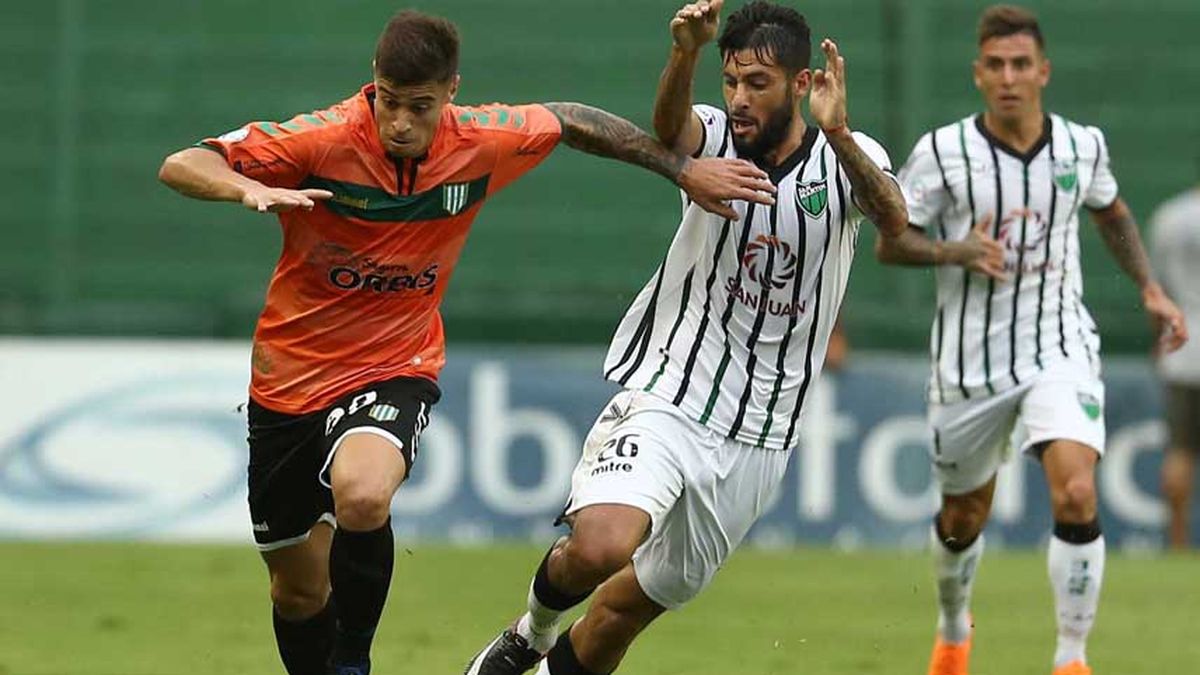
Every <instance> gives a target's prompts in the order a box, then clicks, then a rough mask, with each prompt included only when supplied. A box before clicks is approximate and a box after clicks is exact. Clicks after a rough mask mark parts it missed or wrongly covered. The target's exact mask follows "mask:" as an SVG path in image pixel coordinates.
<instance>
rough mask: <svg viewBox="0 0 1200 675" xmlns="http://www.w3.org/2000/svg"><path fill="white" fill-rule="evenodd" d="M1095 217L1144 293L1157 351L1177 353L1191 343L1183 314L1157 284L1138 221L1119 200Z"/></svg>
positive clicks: (1111, 249)
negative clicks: (1184, 345) (1188, 342)
mask: <svg viewBox="0 0 1200 675" xmlns="http://www.w3.org/2000/svg"><path fill="white" fill-rule="evenodd" d="M1091 214H1092V220H1093V221H1095V223H1096V226H1097V227H1098V228H1099V230H1100V236H1101V237H1102V238H1103V239H1104V245H1105V246H1106V247H1108V250H1109V252H1110V253H1112V256H1113V258H1115V259H1116V261H1117V264H1118V265H1120V267H1121V269H1122V270H1124V272H1125V274H1126V275H1128V276H1129V278H1130V279H1133V282H1134V283H1136V284H1137V285H1138V288H1139V289H1140V290H1141V292H1142V306H1143V307H1144V308H1145V310H1146V314H1147V315H1148V316H1149V317H1150V324H1151V328H1152V330H1153V331H1154V335H1155V337H1156V338H1157V344H1156V346H1155V349H1156V351H1163V352H1173V351H1175V350H1176V349H1179V348H1180V347H1182V346H1183V343H1185V342H1187V339H1188V334H1187V325H1186V324H1185V323H1184V319H1183V312H1182V311H1180V309H1179V307H1177V306H1176V305H1175V303H1174V302H1172V301H1171V298H1169V297H1168V296H1167V293H1166V291H1164V290H1163V288H1162V286H1160V285H1159V283H1158V282H1157V281H1155V279H1154V274H1153V272H1152V271H1151V269H1150V258H1149V256H1147V255H1146V248H1145V246H1144V245H1143V244H1142V235H1141V233H1140V232H1138V226H1137V221H1136V220H1135V219H1134V217H1133V212H1131V211H1130V210H1129V207H1128V206H1127V205H1126V204H1125V200H1123V199H1121V198H1120V197H1118V198H1116V199H1115V200H1114V201H1113V203H1112V204H1109V205H1108V206H1106V207H1104V208H1102V209H1094V210H1091Z"/></svg>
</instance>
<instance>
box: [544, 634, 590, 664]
mask: <svg viewBox="0 0 1200 675" xmlns="http://www.w3.org/2000/svg"><path fill="white" fill-rule="evenodd" d="M546 666H547V667H548V668H549V669H550V675H597V674H596V673H593V672H592V671H590V670H588V669H587V668H584V667H583V664H581V663H580V662H579V657H577V656H575V647H574V646H573V645H572V644H571V631H570V629H568V630H565V631H563V633H562V635H559V636H558V642H555V643H554V647H553V648H552V649H551V650H550V653H549V654H546Z"/></svg>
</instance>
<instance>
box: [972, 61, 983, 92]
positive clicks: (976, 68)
mask: <svg viewBox="0 0 1200 675" xmlns="http://www.w3.org/2000/svg"><path fill="white" fill-rule="evenodd" d="M982 72H983V64H982V63H980V62H979V59H975V60H974V61H972V62H971V77H972V78H973V79H974V80H975V88H976V89H978V90H979V91H983V83H982V80H981V79H980V77H979V75H980V73H982Z"/></svg>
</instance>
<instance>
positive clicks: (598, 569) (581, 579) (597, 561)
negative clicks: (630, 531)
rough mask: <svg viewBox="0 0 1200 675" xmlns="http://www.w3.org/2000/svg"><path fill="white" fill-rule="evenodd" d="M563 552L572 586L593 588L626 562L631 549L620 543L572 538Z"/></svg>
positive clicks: (631, 553)
mask: <svg viewBox="0 0 1200 675" xmlns="http://www.w3.org/2000/svg"><path fill="white" fill-rule="evenodd" d="M562 555H563V559H564V562H565V563H566V568H567V575H568V576H569V577H570V578H571V580H572V581H573V582H574V583H573V584H572V585H582V586H588V587H592V588H594V587H596V586H598V585H600V584H601V583H603V582H604V580H605V579H607V578H609V577H611V576H612V575H614V574H616V573H617V572H619V571H620V570H621V568H623V567H625V566H626V565H628V564H629V561H630V560H631V559H632V558H633V549H632V548H630V547H629V546H627V545H625V544H624V543H622V542H614V541H607V540H600V539H580V538H578V537H571V539H569V540H568V541H567V543H566V544H564V545H563V551H562Z"/></svg>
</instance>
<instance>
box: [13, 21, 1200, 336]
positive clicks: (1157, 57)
mask: <svg viewBox="0 0 1200 675" xmlns="http://www.w3.org/2000/svg"><path fill="white" fill-rule="evenodd" d="M730 4H731V7H732V8H735V7H737V6H740V4H741V3H740V2H736V1H735V2H731V3H730ZM402 6H404V5H400V4H396V5H393V4H390V3H383V2H377V1H376V2H364V1H360V0H325V1H324V2H317V1H315V0H293V1H291V2H279V1H276V0H257V1H253V2H252V1H250V0H171V1H169V2H151V1H150V0H123V1H117V0H111V1H106V0H46V1H43V2H41V3H15V2H6V3H3V4H2V5H0V90H2V91H3V93H4V94H3V96H2V97H0V115H2V116H3V120H4V123H3V125H2V126H0V145H2V147H4V148H5V149H6V152H4V153H3V154H0V200H2V202H3V205H4V206H3V209H0V231H2V232H3V234H4V237H3V244H2V247H0V332H3V333H35V334H42V333H47V334H139V335H195V336H231V335H232V336H240V335H247V334H249V332H250V330H251V328H252V326H253V321H254V317H255V316H256V314H257V312H258V309H259V307H260V305H261V296H262V292H263V288H264V287H265V283H266V280H267V279H268V278H269V276H270V271H271V268H272V265H273V263H274V260H275V257H276V255H277V253H278V232H277V227H276V226H275V223H274V221H273V219H270V218H264V217H261V216H256V215H254V214H251V213H248V212H243V211H241V210H239V208H237V207H235V206H232V205H213V204H204V203H199V202H194V201H190V200H186V199H183V198H180V197H177V196H175V195H173V194H172V193H170V192H169V191H168V190H167V189H166V188H164V187H162V186H161V185H159V184H158V183H157V181H156V179H155V173H156V171H157V168H158V165H159V163H160V162H161V159H162V158H163V157H164V156H165V155H166V154H168V153H170V152H171V151H173V150H175V149H177V148H180V147H184V146H186V145H189V144H191V143H192V142H194V141H195V140H197V139H198V138H200V137H203V136H206V135H210V134H217V133H221V132H223V131H227V130H229V129H232V128H235V127H237V126H239V125H241V124H242V123H243V122H246V121H249V120H252V119H284V118H287V117H290V116H291V115H292V114H294V113H296V112H304V111H309V110H312V109H314V108H320V107H324V106H325V105H327V104H329V103H332V102H334V101H336V100H340V99H341V98H344V97H345V96H348V95H349V94H351V93H353V92H354V91H355V89H356V88H357V87H358V86H359V85H360V84H361V83H362V82H364V81H366V80H367V79H368V78H369V65H370V56H371V52H372V49H373V45H374V40H375V38H376V36H377V35H378V32H379V30H380V29H381V28H382V25H383V23H384V22H385V21H386V19H387V18H388V17H389V16H390V14H391V13H392V11H394V10H395V9H397V8H399V7H402ZM413 6H416V7H418V8H420V9H424V10H426V11H431V12H435V13H439V14H442V15H444V16H447V17H449V18H451V19H453V20H454V21H456V22H457V23H458V25H459V27H460V30H461V32H462V36H463V55H462V75H463V87H462V91H461V93H460V96H459V100H460V101H462V102H468V103H483V102H490V101H495V100H502V101H508V102H525V101H548V100H578V101H583V102H587V103H592V104H595V105H599V106H601V107H604V108H607V109H609V110H611V111H613V112H616V113H618V114H621V115H624V116H626V117H629V118H630V119H632V120H634V121H636V122H637V123H639V124H640V125H642V126H643V127H648V125H649V111H650V106H651V101H652V98H653V95H654V89H655V84H656V81H657V77H658V73H659V71H660V69H661V66H662V62H663V59H664V57H665V55H666V52H667V49H668V44H669V36H668V33H667V28H666V25H667V21H668V19H669V17H670V15H671V14H672V13H673V11H674V9H676V7H677V5H676V3H673V2H661V1H659V0H654V1H648V0H636V1H635V0H627V1H622V2H614V1H607V2H599V3H597V2H583V1H581V0H557V1H547V0H509V1H507V2H497V1H486V2H485V1H483V0H447V1H443V2H436V3H435V2H415V3H413ZM795 6H796V7H797V8H798V9H800V10H801V11H802V12H804V13H805V14H806V15H807V16H808V18H809V21H810V23H811V24H812V25H813V26H814V37H817V38H819V37H822V36H826V35H828V36H832V37H834V38H836V39H838V40H839V42H840V43H841V46H842V50H843V52H844V54H845V56H846V58H847V67H848V74H849V86H850V98H851V101H850V110H851V115H852V118H853V122H854V126H855V127H856V128H858V129H861V130H864V131H867V132H868V133H871V134H873V135H874V136H876V137H877V138H879V139H880V140H882V141H884V142H885V144H886V145H887V146H888V148H889V150H890V151H891V153H892V157H893V160H894V161H895V162H896V163H897V164H899V163H900V162H902V161H903V159H904V157H905V156H907V153H908V151H909V149H910V148H911V146H912V143H913V142H914V140H915V139H916V137H917V136H918V135H919V133H920V132H921V131H922V130H923V129H925V128H927V127H929V126H931V125H935V124H942V123H945V122H948V121H951V120H953V119H956V118H958V117H960V116H963V115H966V114H969V113H970V112H972V111H974V110H975V109H976V108H977V107H978V98H977V95H976V92H975V90H974V88H973V86H972V84H971V80H970V61H971V58H972V56H973V53H974V48H975V47H974V26H975V19H976V17H977V15H978V11H979V9H980V8H981V7H983V6H984V3H979V2H956V1H953V0H921V1H909V2H902V1H901V0H842V1H836V0H817V1H813V2H804V3H795ZM1032 6H1033V7H1035V8H1036V9H1037V10H1038V11H1039V13H1040V15H1041V18H1042V21H1043V28H1044V30H1045V32H1046V34H1047V38H1048V41H1049V53H1050V57H1051V59H1052V62H1053V66H1054V74H1053V79H1052V82H1051V86H1050V88H1049V90H1048V103H1049V106H1050V107H1051V108H1052V109H1054V110H1056V111H1058V112H1060V113H1062V114H1065V115H1067V116H1069V117H1072V118H1075V119H1077V120H1079V121H1082V122H1087V123H1091V124H1097V125H1099V126H1101V127H1102V128H1104V129H1105V131H1106V132H1107V134H1108V139H1109V144H1110V147H1111V150H1112V153H1113V156H1114V158H1115V166H1116V171H1117V175H1118V178H1119V179H1120V180H1121V183H1122V192H1123V194H1124V196H1125V198H1126V199H1127V200H1128V201H1129V203H1130V204H1131V205H1132V206H1133V208H1134V210H1135V212H1136V213H1138V214H1139V216H1141V218H1142V219H1143V221H1145V220H1147V219H1148V218H1149V214H1150V212H1151V210H1152V209H1153V207H1154V205H1155V204H1156V203H1157V202H1158V201H1160V200H1162V199H1164V198H1166V197H1167V196H1169V195H1171V194H1172V193H1174V192H1176V191H1178V190H1181V189H1183V188H1185V187H1187V186H1188V185H1190V184H1193V183H1195V179H1196V171H1195V166H1196V164H1195V159H1196V157H1197V155H1198V154H1200V152H1198V149H1197V139H1198V138H1200V122H1198V121H1197V120H1198V116H1197V114H1196V110H1197V108H1198V106H1200V44H1198V43H1197V42H1196V40H1195V35H1196V33H1197V29H1198V28H1200V3H1197V2H1195V1H1194V0H1173V1H1169V2H1168V1H1164V0H1159V1H1147V2H1140V3H1136V4H1134V5H1131V4H1130V3H1127V2H1116V1H1113V0H1058V1H1055V2H1038V3H1033V5H1032ZM727 11H728V10H727ZM817 60H818V61H819V58H818V59H817ZM717 68H718V64H717V60H716V58H715V54H713V53H711V52H710V53H709V54H708V56H707V61H706V62H705V64H704V65H703V66H702V68H701V72H700V77H699V79H698V82H697V87H696V89H697V92H696V97H697V99H698V100H702V101H708V102H713V103H718V104H719V102H720V99H719V97H720V90H719V86H718V85H719V80H718V77H717V74H718V70H717ZM677 216H678V198H677V196H676V193H675V190H674V188H673V186H671V185H670V184H669V183H667V182H666V181H663V180H662V179H660V178H657V177H655V176H652V175H650V174H647V173H644V172H641V171H639V170H636V169H633V168H630V167H626V166H622V165H619V164H616V163H612V162H607V161H601V160H597V159H593V158H589V157H586V156H583V155H579V154H578V153H575V152H574V151H571V150H569V149H565V148H564V149H562V150H560V151H559V152H557V153H556V154H555V156H553V157H552V158H551V159H550V160H549V161H547V162H546V163H545V164H544V165H543V166H542V167H540V168H538V169H537V170H536V171H534V172H533V173H532V174H530V175H529V176H528V177H527V178H526V179H524V180H523V181H521V182H519V183H517V184H516V185H515V186H514V187H512V188H510V189H509V190H507V191H506V192H505V193H503V194H501V195H500V196H498V197H497V198H496V199H495V200H493V202H492V203H490V204H489V205H488V206H487V207H485V209H484V210H483V213H482V215H481V216H480V218H479V219H478V221H477V222H476V225H475V230H474V233H473V234H472V237H471V240H470V242H469V243H468V245H467V249H466V251H465V253H464V255H463V260H462V262H461V264H460V266H459V268H458V271H457V273H456V276H455V279H454V280H453V283H452V285H451V290H450V292H449V295H448V297H447V300H446V304H445V315H446V318H447V322H448V324H449V326H448V330H449V332H450V336H451V338H452V339H479V340H515V341H555V342H602V341H605V340H607V338H608V336H609V332H610V331H611V329H612V326H614V325H615V323H616V321H617V319H618V318H619V316H620V314H621V312H622V311H623V310H624V307H625V304H626V303H627V302H628V300H629V298H630V297H631V296H632V294H633V293H635V292H636V290H637V289H638V288H639V287H640V286H641V284H642V283H643V282H644V281H645V279H646V278H647V277H648V276H649V275H650V274H651V273H652V271H653V268H654V266H655V265H656V264H657V262H658V260H659V259H660V257H661V255H662V253H663V251H664V250H665V247H666V245H667V242H668V241H669V240H670V237H671V234H672V232H673V229H674V226H675V224H676V219H677ZM872 239H873V234H872V233H871V232H870V230H869V229H867V230H864V235H863V237H862V239H861V241H860V254H859V261H858V264H857V267H856V269H855V271H854V274H853V277H852V282H851V289H850V294H849V296H848V300H847V303H846V306H845V309H844V316H845V319H846V322H847V325H848V327H849V329H850V332H851V337H852V340H853V341H854V342H855V344H856V345H859V346H874V347H889V348H905V349H908V348H912V349H922V348H923V347H924V344H925V341H926V331H927V328H928V322H929V317H930V313H931V307H932V285H931V277H930V275H929V274H927V273H924V272H919V271H906V270H899V269H896V268H881V267H880V266H879V265H878V264H877V263H875V261H874V259H873V257H872V256H871V255H870V253H869V252H870V247H871V243H872ZM1083 250H1084V254H1085V258H1086V260H1085V269H1086V272H1087V298H1088V301H1089V304H1090V305H1091V306H1092V308H1093V310H1094V311H1095V313H1096V314H1097V315H1098V320H1099V321H1100V324H1101V327H1102V330H1103V333H1104V337H1105V339H1106V342H1107V347H1108V349H1109V350H1110V351H1114V350H1126V351H1136V350H1141V349H1143V348H1144V347H1145V346H1146V345H1147V344H1148V342H1149V340H1148V338H1147V337H1146V336H1145V335H1144V333H1145V331H1144V322H1143V320H1142V319H1141V316H1140V312H1139V309H1138V302H1137V295H1136V293H1135V292H1134V291H1133V289H1132V288H1131V286H1130V284H1129V283H1128V282H1127V281H1126V280H1125V279H1124V278H1123V277H1122V276H1121V275H1120V273H1119V272H1118V271H1117V269H1116V266H1115V264H1114V263H1113V262H1112V261H1111V260H1110V259H1109V258H1108V257H1107V256H1106V255H1105V253H1104V251H1103V247H1102V244H1101V243H1100V239H1099V236H1098V235H1097V233H1096V232H1095V231H1094V229H1093V228H1086V227H1085V236H1084V246H1083Z"/></svg>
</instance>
